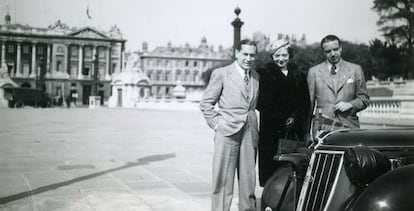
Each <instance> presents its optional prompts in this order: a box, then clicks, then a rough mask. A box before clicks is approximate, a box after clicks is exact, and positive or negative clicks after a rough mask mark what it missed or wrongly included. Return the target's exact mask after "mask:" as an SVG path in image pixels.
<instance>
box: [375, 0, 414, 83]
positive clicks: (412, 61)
mask: <svg viewBox="0 0 414 211" xmlns="http://www.w3.org/2000/svg"><path fill="white" fill-rule="evenodd" d="M373 9H374V10H375V11H376V12H377V13H378V14H379V15H380V19H379V21H378V22H377V25H378V26H380V27H381V28H380V30H381V31H382V32H383V35H384V37H385V38H386V39H387V40H389V41H390V42H391V44H396V45H397V46H400V47H401V50H403V51H402V52H401V54H400V55H401V56H402V57H404V60H405V62H404V63H407V66H406V65H404V66H405V68H404V70H403V71H404V77H407V76H408V72H407V70H408V69H409V68H412V69H414V52H413V51H414V49H413V47H414V0H374V7H373Z"/></svg>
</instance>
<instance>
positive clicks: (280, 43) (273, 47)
mask: <svg viewBox="0 0 414 211" xmlns="http://www.w3.org/2000/svg"><path fill="white" fill-rule="evenodd" d="M289 47H290V43H289V41H288V40H285V39H279V40H274V41H273V42H272V43H271V44H270V47H269V50H270V53H272V54H274V53H275V52H276V51H278V50H279V49H281V48H289Z"/></svg>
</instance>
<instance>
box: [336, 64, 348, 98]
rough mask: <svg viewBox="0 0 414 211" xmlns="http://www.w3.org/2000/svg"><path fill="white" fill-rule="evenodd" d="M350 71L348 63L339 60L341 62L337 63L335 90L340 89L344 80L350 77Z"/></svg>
mask: <svg viewBox="0 0 414 211" xmlns="http://www.w3.org/2000/svg"><path fill="white" fill-rule="evenodd" d="M350 73H351V71H350V70H349V67H348V65H346V64H345V62H343V61H341V64H340V65H339V71H338V76H339V78H338V87H337V90H336V92H338V91H339V90H341V88H342V87H343V86H344V84H345V83H346V81H347V80H348V79H349V78H350Z"/></svg>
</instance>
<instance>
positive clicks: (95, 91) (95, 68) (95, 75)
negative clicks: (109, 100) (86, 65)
mask: <svg viewBox="0 0 414 211" xmlns="http://www.w3.org/2000/svg"><path fill="white" fill-rule="evenodd" d="M98 64H99V58H98V53H96V54H95V55H94V60H93V75H92V93H91V94H92V96H96V95H97V94H98V84H97V83H98V71H99V68H98Z"/></svg>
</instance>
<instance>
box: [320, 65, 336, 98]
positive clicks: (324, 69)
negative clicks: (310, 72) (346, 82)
mask: <svg viewBox="0 0 414 211" xmlns="http://www.w3.org/2000/svg"><path fill="white" fill-rule="evenodd" d="M318 76H319V77H320V79H321V80H322V81H323V82H324V83H325V84H326V86H327V87H328V88H329V89H330V90H332V92H334V93H335V92H336V89H335V83H334V81H333V80H332V79H331V78H330V77H329V74H328V64H327V63H326V62H323V63H322V64H320V65H319V66H318Z"/></svg>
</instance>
